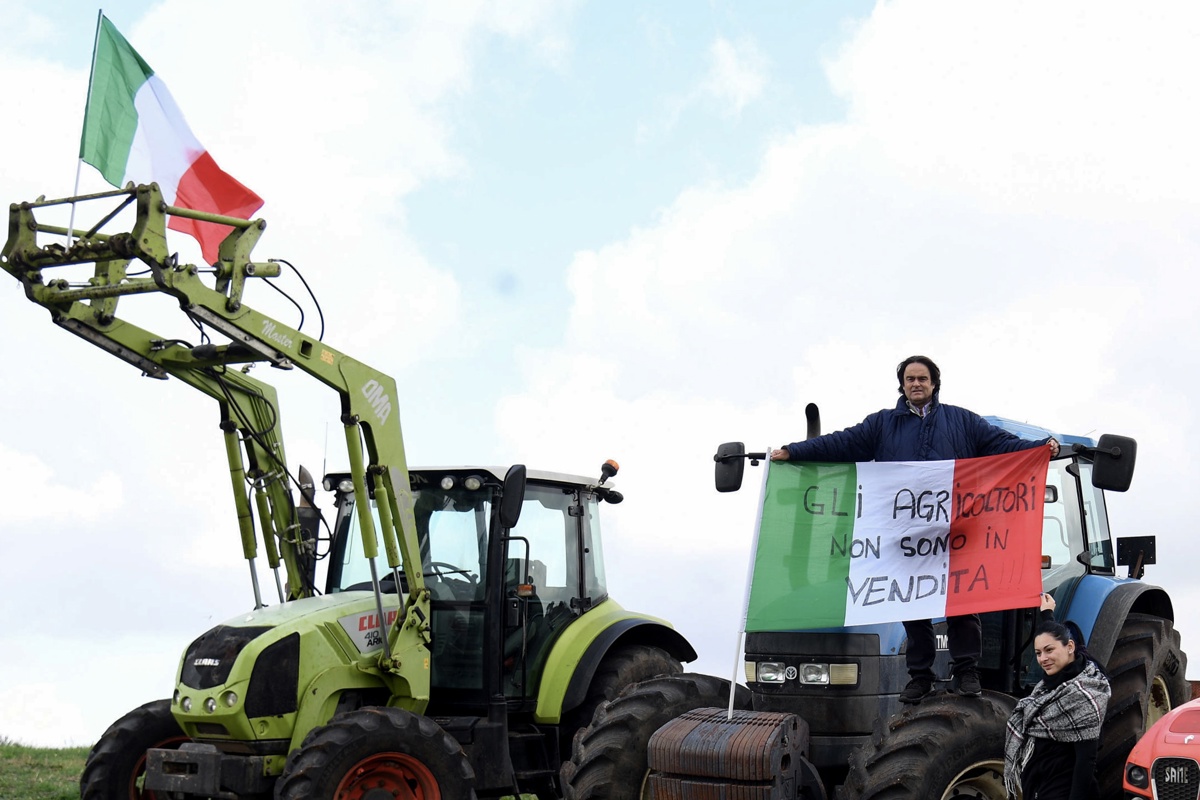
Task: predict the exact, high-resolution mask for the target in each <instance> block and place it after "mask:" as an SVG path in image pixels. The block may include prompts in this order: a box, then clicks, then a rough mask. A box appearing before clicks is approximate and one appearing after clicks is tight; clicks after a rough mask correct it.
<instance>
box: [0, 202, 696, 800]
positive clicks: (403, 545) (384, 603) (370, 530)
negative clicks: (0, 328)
mask: <svg viewBox="0 0 1200 800" xmlns="http://www.w3.org/2000/svg"><path fill="white" fill-rule="evenodd" d="M105 201H111V202H114V203H116V208H115V209H112V210H111V211H110V212H109V213H107V214H106V215H105V216H103V217H102V218H101V219H100V221H99V222H98V223H96V225H95V226H94V227H92V228H90V229H87V230H86V231H85V232H84V233H83V235H82V236H80V237H79V238H75V237H74V236H73V235H72V234H73V232H72V231H71V230H70V229H65V228H63V227H61V226H54V225H49V224H45V223H42V222H39V221H38V220H37V218H36V216H37V214H39V213H41V209H43V208H46V207H50V206H63V205H66V204H78V203H94V202H105ZM130 205H133V206H134V209H135V215H136V221H135V224H134V225H133V226H132V230H131V231H130V232H128V233H116V234H111V235H109V234H106V233H104V232H102V228H103V226H104V225H105V224H108V223H109V222H110V221H111V220H112V219H114V218H116V217H117V215H118V213H119V212H120V211H121V210H122V209H123V208H125V207H127V206H130ZM172 216H179V217H185V218H190V219H193V220H196V221H198V222H203V223H207V224H220V225H225V226H227V227H228V228H229V229H230V233H229V235H228V237H227V238H226V239H225V241H224V243H223V244H222V246H221V250H220V258H219V259H218V261H217V263H216V264H214V265H213V266H212V267H211V268H197V267H196V266H193V265H190V264H180V263H179V261H178V259H177V258H176V257H175V256H173V255H170V254H169V251H168V249H167V246H166V228H167V221H168V218H169V217H172ZM264 228H265V223H264V222H263V221H262V220H253V221H246V220H240V219H235V218H231V217H218V216H214V215H209V214H202V213H199V212H194V211H189V210H186V209H178V208H173V207H170V206H168V205H166V204H165V203H164V202H163V199H162V195H161V193H160V192H159V190H158V188H157V187H156V186H155V185H153V184H152V185H148V186H137V187H134V186H128V187H126V188H124V189H119V190H115V191H111V192H104V193H101V194H96V195H89V196H84V197H75V198H65V199H62V200H51V201H46V200H39V201H36V202H30V203H20V204H14V205H12V206H11V207H10V214H9V236H8V241H7V243H6V244H5V246H4V250H3V251H2V252H0V267H3V269H4V270H5V271H7V272H8V273H9V274H10V275H12V276H13V277H14V278H16V279H17V280H18V281H19V282H21V284H22V285H23V287H24V289H25V293H26V296H27V297H28V298H29V299H30V300H31V301H33V302H35V303H37V304H39V305H41V306H43V307H45V308H46V309H47V310H48V311H49V312H50V314H51V318H52V320H53V321H54V322H55V323H56V324H58V325H59V326H60V327H63V328H66V329H67V330H69V331H71V332H72V333H74V334H76V335H78V336H80V337H82V338H84V339H85V340H87V341H89V342H91V343H93V344H95V345H96V346H98V347H100V348H101V349H103V350H105V351H106V352H108V353H110V354H112V355H115V356H117V357H118V358H120V359H121V360H123V361H126V362H128V363H130V364H132V365H134V366H136V367H138V368H139V369H141V370H142V371H143V373H144V374H146V375H148V376H150V377H156V378H167V377H175V378H178V379H180V380H182V381H183V382H185V383H187V384H188V385H190V386H192V387H194V388H196V389H198V390H200V391H202V392H204V393H205V394H207V395H209V396H210V397H212V398H213V399H214V400H216V401H217V403H218V406H219V409H220V428H221V430H222V433H223V436H224V440H225V446H226V454H227V457H228V460H229V468H230V476H231V482H232V487H233V497H234V506H235V509H236V511H237V518H238V529H239V533H240V538H241V544H242V552H243V556H244V557H245V558H246V560H247V561H248V563H249V565H250V574H251V579H252V580H251V582H252V589H253V593H254V607H253V608H252V609H251V610H249V611H247V612H246V613H244V614H242V615H239V616H238V617H236V618H235V619H232V620H229V621H227V622H225V623H223V624H220V625H218V626H216V627H215V628H213V629H211V630H209V631H207V632H205V633H204V634H202V635H201V636H199V637H198V638H197V639H196V640H195V641H194V642H192V644H191V645H190V646H189V647H188V648H187V650H186V652H185V653H184V654H183V657H182V659H181V660H180V665H179V671H178V674H177V680H176V689H175V692H174V695H173V696H172V697H171V698H170V699H162V700H156V701H154V702H150V703H147V704H145V705H143V706H141V707H139V708H137V709H135V710H133V711H131V712H130V713H129V714H127V715H125V716H124V717H122V718H121V719H120V720H118V721H117V722H115V723H113V724H112V726H110V727H109V729H108V730H107V731H106V732H105V734H104V735H103V736H102V737H101V739H100V740H99V741H98V742H97V743H96V745H95V746H94V747H93V748H92V751H91V753H90V754H89V756H88V759H87V764H86V766H85V768H84V772H83V775H82V778H81V781H80V783H81V794H82V798H83V800H101V799H102V798H103V799H104V800H115V798H121V800H126V799H127V798H138V797H142V798H149V797H157V798H172V799H173V800H188V799H192V800H195V799H198V798H230V799H232V798H242V800H248V799H249V798H269V797H279V798H294V799H295V800H299V799H300V798H314V799H316V798H334V797H337V798H363V799H364V800H366V799H367V798H371V799H375V798H385V797H386V798H391V797H404V798H423V799H424V800H432V799H434V798H448V799H452V800H459V798H472V797H491V798H500V797H515V796H518V795H519V796H521V797H523V798H533V797H537V798H543V800H544V799H545V798H556V797H560V796H561V793H562V787H561V785H560V777H559V773H560V767H561V764H562V762H563V761H564V760H565V759H566V758H567V757H568V755H569V753H570V748H571V743H572V740H573V738H574V736H575V734H576V732H577V731H578V730H581V729H582V728H584V727H586V726H587V725H588V723H589V722H590V721H591V719H592V716H593V712H594V711H595V710H596V708H597V707H598V706H600V705H601V704H602V703H604V702H606V701H607V700H611V699H612V698H614V697H615V696H616V695H617V694H618V693H619V692H620V691H621V690H622V689H623V688H624V687H626V686H628V685H632V684H635V683H637V682H639V681H643V680H646V679H650V678H653V677H655V676H658V675H665V674H677V673H679V672H680V670H681V664H680V662H683V661H691V660H694V659H695V658H696V653H695V651H694V650H693V649H692V647H691V645H689V644H688V642H687V641H686V640H685V639H684V638H683V637H682V636H681V635H680V634H679V633H677V632H676V631H675V630H674V629H673V628H672V627H671V626H670V625H669V624H668V623H666V622H664V621H662V620H659V619H656V618H653V617H649V616H645V615H640V614H635V613H631V612H628V611H626V610H624V609H623V608H622V607H621V606H620V605H618V604H617V603H616V601H614V600H612V599H611V598H610V597H609V596H608V591H607V585H606V581H605V572H604V565H603V554H602V547H601V537H600V522H599V509H600V505H601V504H602V503H606V502H607V503H617V502H620V501H621V499H622V498H621V494H620V493H619V492H618V491H616V489H614V488H613V487H612V486H611V485H609V484H608V480H609V478H611V477H612V476H613V475H615V474H616V465H615V464H614V463H613V462H607V463H606V464H605V465H604V466H603V467H602V469H601V475H600V477H599V478H598V479H589V478H585V477H579V476H571V475H563V474H559V473H553V472H537V471H531V470H526V468H525V467H524V466H522V465H516V466H513V467H511V468H509V469H500V468H489V467H458V468H448V469H409V468H408V466H407V464H406V461H405V456H404V445H403V439H402V436H401V431H400V422H399V414H398V413H397V412H396V411H395V409H394V408H393V404H394V403H396V402H397V387H396V384H395V382H394V381H393V380H392V379H391V378H390V377H388V376H387V375H384V374H383V373H380V372H378V371H376V370H374V369H372V368H370V367H368V366H367V365H365V364H362V363H361V362H358V361H356V360H354V359H352V358H350V357H349V356H347V355H345V354H343V353H341V352H339V351H337V350H335V349H333V348H332V347H330V346H328V345H326V344H325V343H324V342H323V341H321V339H320V337H318V338H313V337H310V336H308V335H307V334H305V333H302V332H301V331H300V330H297V329H294V328H291V327H290V326H288V325H286V324H284V323H282V322H280V321H278V320H276V319H273V318H271V317H268V316H266V315H264V314H262V313H259V312H258V311H255V310H254V309H252V308H250V307H249V306H247V305H245V303H244V302H243V293H244V291H245V289H246V286H247V283H248V282H249V280H250V279H253V278H264V279H265V278H272V277H276V276H278V275H279V274H280V268H279V265H278V262H271V261H268V262H254V261H252V260H251V258H250V253H251V250H252V248H253V247H254V244H255V243H256V241H257V239H258V237H259V236H260V235H261V232H262V230H263V229H264ZM41 237H52V239H53V240H52V241H50V242H49V243H48V244H47V243H44V242H42V241H40V238H41ZM63 239H65V243H64V242H63ZM135 260H136V261H140V262H142V264H144V266H145V268H146V269H147V270H148V274H147V273H139V272H131V271H130V269H129V267H130V264H131V263H132V262H134V261H135ZM80 265H85V266H86V265H91V267H92V270H91V272H90V274H87V275H84V276H82V277H81V276H79V275H77V274H75V272H77V271H78V268H79V266H80ZM50 270H55V271H54V272H50ZM73 271H74V272H73ZM50 275H53V276H54V277H53V279H50V277H49V276H50ZM209 283H211V286H210V285H209ZM164 294H165V295H168V296H170V297H171V298H173V299H174V300H176V301H177V303H178V307H179V309H180V310H181V311H182V313H183V314H184V315H185V317H186V318H187V320H188V322H189V323H190V324H191V325H194V326H195V330H198V331H199V336H200V339H199V343H192V342H189V341H187V340H186V339H184V338H180V337H175V336H164V335H158V334H155V333H152V332H150V331H148V330H145V329H143V328H140V327H138V326H137V325H135V324H133V323H132V322H130V321H129V320H127V319H124V318H122V317H119V316H118V315H117V304H118V301H119V300H121V299H123V298H126V297H134V296H154V295H158V296H162V295H164ZM213 336H219V337H221V340H222V341H223V342H224V343H219V344H217V343H214V342H213V339H212V338H211V337H213ZM257 363H267V364H269V365H271V366H272V367H275V368H279V369H288V370H290V369H299V370H300V371H302V372H304V373H306V374H309V375H311V376H313V377H315V378H316V379H317V380H318V381H319V382H321V383H322V384H324V385H325V386H327V387H329V388H331V389H333V390H334V391H335V392H337V394H338V397H339V399H340V404H341V422H342V424H343V428H344V432H345V440H346V456H347V463H348V466H349V469H348V471H346V472H344V473H334V474H330V475H328V476H326V477H325V480H324V483H323V486H324V488H325V489H326V490H327V491H329V492H331V493H332V496H333V506H332V509H331V510H330V512H329V513H328V514H323V513H321V512H319V511H318V510H317V508H316V507H315V506H316V502H317V500H316V492H315V491H314V489H315V487H314V486H313V481H312V479H311V478H310V477H309V476H308V474H307V472H306V471H304V470H303V468H301V469H300V470H299V471H298V472H297V473H296V474H294V475H293V474H292V473H291V472H290V471H289V469H288V466H287V460H286V457H285V454H284V449H283V439H282V430H281V423H280V415H279V404H278V400H277V396H276V392H275V390H274V389H273V387H271V386H270V385H269V384H267V383H265V382H263V381H261V380H258V379H256V378H254V377H251V376H250V375H249V374H248V371H249V367H251V366H253V365H254V364H257ZM294 492H295V493H294ZM297 494H298V497H299V499H298V501H297V500H296V499H295V498H296V496H297ZM380 540H382V543H383V553H382V557H381V553H380V551H379V542H380ZM260 545H261V547H262V550H263V551H264V553H265V555H266V560H267V566H268V567H269V569H270V571H271V572H272V573H273V575H274V578H275V580H274V583H275V587H274V588H275V594H276V595H277V602H273V603H268V602H267V601H265V600H264V599H263V595H264V591H263V588H262V586H261V585H260V580H259V547H260ZM320 560H324V561H325V562H326V567H325V569H324V570H323V573H324V575H323V578H324V581H323V586H318V583H319V582H320V581H319V576H318V571H317V562H318V561H320Z"/></svg>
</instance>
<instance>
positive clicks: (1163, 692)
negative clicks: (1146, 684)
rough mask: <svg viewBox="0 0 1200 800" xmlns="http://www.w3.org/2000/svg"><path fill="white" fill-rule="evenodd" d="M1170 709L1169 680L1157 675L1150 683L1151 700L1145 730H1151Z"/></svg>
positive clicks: (1148, 705) (1147, 706)
mask: <svg viewBox="0 0 1200 800" xmlns="http://www.w3.org/2000/svg"><path fill="white" fill-rule="evenodd" d="M1170 710H1171V690H1170V689H1168V688H1167V682H1166V681H1165V680H1163V678H1162V676H1161V675H1158V676H1155V678H1154V682H1153V683H1151V684H1150V702H1149V703H1148V704H1147V705H1146V727H1145V730H1146V731H1148V730H1150V727H1151V726H1152V725H1154V723H1156V722H1158V721H1159V720H1160V719H1162V718H1163V717H1164V716H1166V714H1167V712H1168V711H1170ZM1143 732H1144V731H1143Z"/></svg>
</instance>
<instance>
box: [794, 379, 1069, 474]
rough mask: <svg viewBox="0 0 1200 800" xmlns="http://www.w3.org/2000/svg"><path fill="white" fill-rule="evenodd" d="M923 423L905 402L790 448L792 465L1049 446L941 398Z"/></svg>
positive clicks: (910, 458)
mask: <svg viewBox="0 0 1200 800" xmlns="http://www.w3.org/2000/svg"><path fill="white" fill-rule="evenodd" d="M930 402H931V403H932V404H933V405H932V407H931V408H930V409H929V410H928V411H927V412H926V414H925V416H924V417H918V416H917V415H916V414H914V413H913V412H912V411H911V410H910V409H909V407H908V401H907V400H905V399H904V398H903V397H901V398H900V400H899V402H897V403H896V407H895V408H891V409H888V408H885V409H883V410H882V411H876V412H875V413H874V414H872V415H870V416H869V417H867V418H866V419H864V420H863V421H862V422H860V423H859V424H857V425H851V426H850V427H849V428H846V429H845V430H841V431H837V432H835V433H828V434H825V435H824V436H818V437H816V438H815V439H808V440H806V441H803V442H793V443H792V444H789V445H787V451H788V458H789V459H790V460H792V461H821V462H825V461H836V462H851V461H948V460H951V459H955V458H975V457H977V456H993V455H998V454H1000V453H1012V452H1015V451H1017V450H1027V449H1029V448H1031V447H1039V446H1041V445H1044V444H1047V443H1048V442H1049V441H1050V440H1049V439H1042V440H1041V441H1031V440H1029V439H1022V438H1020V437H1018V436H1014V435H1013V434H1011V433H1009V432H1008V431H1006V430H1002V429H1000V428H997V427H996V426H995V425H992V424H991V423H989V422H988V421H987V420H985V419H984V418H983V417H981V416H979V415H978V414H976V413H974V412H972V411H968V410H967V409H965V408H959V407H958V406H949V405H943V404H942V403H940V402H939V401H938V396H937V392H935V393H934V395H933V400H931V401H930Z"/></svg>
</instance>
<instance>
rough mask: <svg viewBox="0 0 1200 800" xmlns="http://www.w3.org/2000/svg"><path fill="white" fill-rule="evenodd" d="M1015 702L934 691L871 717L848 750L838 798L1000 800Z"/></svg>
mask: <svg viewBox="0 0 1200 800" xmlns="http://www.w3.org/2000/svg"><path fill="white" fill-rule="evenodd" d="M1012 708H1013V701H1012V699H1011V698H1008V697H1005V696H1004V695H997V694H994V693H992V692H984V693H983V695H982V696H981V697H977V698H975V697H972V698H964V697H960V696H958V695H953V694H940V695H935V696H933V697H930V698H927V699H926V700H924V701H922V702H921V704H920V705H917V706H913V707H911V708H909V709H907V710H906V711H904V712H903V713H900V714H897V715H895V716H893V717H891V718H889V719H881V720H879V722H877V723H876V727H875V733H874V736H873V737H872V740H871V743H870V744H866V745H863V746H862V747H860V748H859V749H858V750H856V751H854V753H852V754H851V756H850V772H849V774H848V775H847V776H846V783H845V785H843V786H842V787H841V788H840V789H839V791H838V798H839V800H884V798H886V800H939V798H941V799H942V800H949V798H972V800H1005V798H1006V797H1007V795H1006V792H1005V790H1004V726H1005V723H1007V722H1008V717H1009V715H1010V713H1011V712H1012Z"/></svg>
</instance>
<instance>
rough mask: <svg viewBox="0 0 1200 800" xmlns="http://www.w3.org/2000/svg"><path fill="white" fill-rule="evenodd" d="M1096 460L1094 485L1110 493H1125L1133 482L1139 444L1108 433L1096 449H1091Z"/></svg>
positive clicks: (1124, 437)
mask: <svg viewBox="0 0 1200 800" xmlns="http://www.w3.org/2000/svg"><path fill="white" fill-rule="evenodd" d="M1089 449H1090V450H1091V451H1092V453H1093V455H1094V458H1095V461H1094V465H1093V467H1092V485H1093V486H1095V487H1097V488H1098V489H1105V490H1107V491H1110V492H1124V491H1126V490H1127V489H1128V488H1129V484H1130V483H1132V482H1133V468H1134V465H1135V464H1136V462H1137V442H1135V441H1134V440H1133V439H1131V438H1129V437H1128V436H1117V435H1115V434H1111V433H1106V434H1103V435H1102V436H1101V437H1100V442H1099V443H1098V444H1097V445H1096V447H1095V448H1089Z"/></svg>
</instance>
